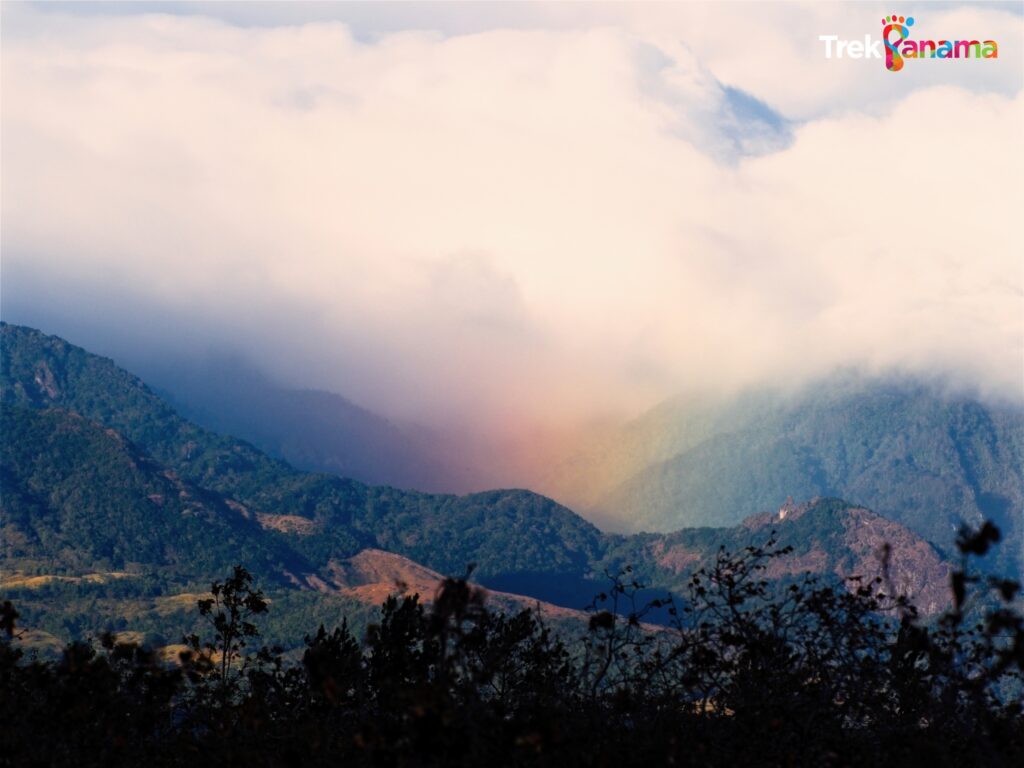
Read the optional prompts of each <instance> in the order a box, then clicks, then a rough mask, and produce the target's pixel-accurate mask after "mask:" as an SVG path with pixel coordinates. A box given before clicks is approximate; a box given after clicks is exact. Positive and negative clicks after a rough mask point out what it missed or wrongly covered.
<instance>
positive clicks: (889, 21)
mask: <svg viewBox="0 0 1024 768" xmlns="http://www.w3.org/2000/svg"><path fill="white" fill-rule="evenodd" d="M913 26H914V17H913V16H899V15H898V14H895V13H894V14H892V15H891V16H886V17H885V18H884V19H882V39H881V40H875V39H873V38H872V37H871V35H865V36H864V40H863V41H861V40H844V39H841V38H840V37H839V35H819V36H818V39H819V40H821V41H822V42H823V43H824V44H825V58H826V59H832V58H836V59H843V58H848V59H881V58H883V57H884V58H885V68H886V69H887V70H889V71H890V72H899V71H900V70H902V69H903V67H904V65H905V64H906V62H907V60H908V59H946V60H952V59H998V58H999V44H998V43H997V42H996V41H995V40H914V39H911V36H910V30H911V27H913ZM883 51H884V56H883Z"/></svg>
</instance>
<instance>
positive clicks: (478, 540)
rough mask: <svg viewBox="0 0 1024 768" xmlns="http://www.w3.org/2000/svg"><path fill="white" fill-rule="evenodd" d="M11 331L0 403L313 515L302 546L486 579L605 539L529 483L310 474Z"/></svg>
mask: <svg viewBox="0 0 1024 768" xmlns="http://www.w3.org/2000/svg"><path fill="white" fill-rule="evenodd" d="M0 334H2V335H0V342H2V343H0V350H2V360H0V402H2V403H3V404H5V405H8V404H14V405H19V406H22V407H30V408H50V407H58V408H62V409H66V410H69V411H73V412H76V413H79V414H81V415H82V416H84V417H86V418H87V419H91V420H94V421H96V422H98V423H99V424H102V425H103V426H105V427H109V428H112V429H115V430H117V431H118V432H119V433H121V434H123V435H124V436H125V437H126V438H128V439H129V440H130V441H131V442H133V443H135V444H137V445H138V446H140V447H141V448H142V449H143V450H145V451H146V452H147V453H148V454H149V455H150V456H152V457H153V459H155V460H156V461H157V462H159V463H161V464H163V465H165V466H167V467H168V468H171V469H173V470H174V471H175V472H177V473H178V474H179V475H180V476H181V478H182V479H184V480H186V481H188V482H191V483H193V484H195V485H197V486H199V487H202V488H205V489H207V490H210V491H214V492H216V493H219V494H222V495H224V496H229V497H231V498H232V499H234V500H236V501H238V502H240V503H241V504H243V505H245V506H247V507H249V508H251V510H252V511H253V512H254V513H260V512H262V513H268V514H276V515H299V516H302V517H305V518H309V519H311V520H312V521H314V522H315V523H316V524H317V525H318V526H319V530H320V535H318V536H316V537H309V538H303V539H301V540H300V541H299V542H298V543H297V547H298V548H300V549H301V550H302V551H303V552H304V554H305V555H306V556H308V557H309V558H311V559H313V560H316V561H319V562H325V561H326V560H329V559H330V558H332V557H333V558H340V557H347V556H350V555H352V554H355V552H357V551H359V550H360V549H362V548H364V547H366V546H369V545H371V544H372V545H373V546H379V547H381V548H384V549H389V550H391V551H394V552H398V553H399V554H402V555H405V556H407V557H410V558H412V559H414V560H417V561H418V562H421V563H423V564H424V565H426V566H428V567H430V568H433V569H434V570H437V571H440V572H442V573H456V572H461V571H462V570H464V569H465V567H466V565H467V564H468V563H476V565H477V569H478V571H477V572H478V574H479V575H480V576H481V577H484V576H489V575H497V574H501V573H504V572H506V571H508V570H510V569H514V570H523V569H526V570H532V571H537V572H542V573H565V572H572V573H577V574H582V573H583V572H584V571H585V570H586V565H587V563H588V561H589V560H591V559H592V558H593V557H594V556H595V555H596V553H597V552H598V551H599V549H600V547H601V534H600V532H599V531H598V530H597V529H596V528H595V527H594V526H592V525H590V524H589V523H587V522H586V521H584V520H583V519H582V518H580V517H579V516H577V515H575V514H573V513H572V512H570V511H569V510H567V509H565V508H564V507H561V506H559V505H557V504H555V503H554V502H552V501H551V500H549V499H546V498H544V497H542V496H538V495H537V494H534V493H530V492H529V491H519V490H509V491H492V492H487V493H480V494H471V495H468V496H451V495H432V494H423V493H416V492H406V491H400V490H397V489H393V488H388V487H376V488H375V487H370V486H367V485H364V484H362V483H358V482H355V481H352V480H346V479H342V478H338V477H335V476H333V475H324V474H309V473H304V472H300V471H298V470H295V469H293V468H292V467H290V466H288V465H287V464H285V463H284V462H282V461H278V460H275V459H271V458H269V457H268V456H266V455H265V454H263V453H262V452H260V451H258V450H257V449H256V448H254V447H253V446H251V445H249V444H248V443H245V442H242V441H239V440H235V439H232V438H228V437H223V436H220V435H216V434H214V433H212V432H209V431H206V430H203V429H201V428H199V427H197V426H195V425H194V424H191V423H189V422H187V421H185V420H184V419H182V418H181V417H179V416H178V415H177V414H176V413H175V412H174V410H173V409H172V408H170V406H168V405H167V404H166V403H165V402H164V401H163V400H161V399H160V398H159V397H158V396H157V395H156V394H155V393H153V392H152V391H151V390H150V389H149V388H148V387H147V386H146V385H145V384H143V383H142V382H141V381H140V380H139V379H137V378H135V377H134V376H132V375H131V374H129V373H127V372H126V371H124V370H122V369H120V368H118V367H117V366H116V365H115V364H114V363H113V361H111V360H108V359H106V358H101V357H98V356H96V355H92V354H89V353H88V352H86V351H85V350H83V349H81V348H80V347H76V346H74V345H72V344H69V343H67V342H66V341H64V340H63V339H60V338H58V337H55V336H47V335H45V334H43V333H40V332H39V331H35V330H32V329H28V328H23V327H18V326H12V325H9V324H3V325H2V327H0Z"/></svg>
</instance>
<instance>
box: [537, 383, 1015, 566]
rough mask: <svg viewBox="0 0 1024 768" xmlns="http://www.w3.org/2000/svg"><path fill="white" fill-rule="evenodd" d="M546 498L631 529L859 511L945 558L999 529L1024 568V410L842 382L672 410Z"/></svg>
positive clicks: (904, 386)
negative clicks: (801, 508)
mask: <svg viewBox="0 0 1024 768" xmlns="http://www.w3.org/2000/svg"><path fill="white" fill-rule="evenodd" d="M541 488H542V490H544V492H546V493H548V494H550V495H552V496H553V497H554V498H557V499H559V500H561V501H563V502H565V503H568V504H570V505H571V506H573V507H574V508H576V509H578V510H580V511H581V512H583V513H584V514H586V515H587V516H588V517H589V518H591V519H593V520H597V521H602V522H603V523H604V524H606V525H609V526H611V527H614V528H616V529H619V530H625V531H644V530H647V531H672V530H676V529H678V528H683V527H689V526H702V525H716V526H725V525H735V524H737V523H739V522H740V521H741V520H742V519H743V518H744V517H745V516H746V515H748V514H749V513H750V511H751V510H757V509H777V508H778V507H779V506H780V505H781V504H782V503H783V502H784V501H785V499H786V498H787V497H790V496H792V497H795V498H811V497H814V496H834V497H839V498H844V499H853V500H856V501H857V502H858V503H859V504H864V505H865V506H868V507H870V508H871V509H873V510H876V511H877V512H879V513H880V514H882V515H884V516H885V517H888V518H891V519H892V520H895V521H897V522H900V523H902V524H903V525H905V526H907V527H908V528H910V529H911V530H913V531H915V532H916V533H918V534H919V535H920V536H922V537H923V538H925V539H927V540H929V541H931V542H933V543H934V544H936V545H937V546H938V547H939V548H940V549H942V550H943V551H946V552H950V551H952V544H953V541H954V538H955V535H956V533H957V531H958V530H959V527H960V525H961V524H962V523H968V524H972V525H977V524H978V523H979V522H980V521H981V520H982V519H990V520H993V521H994V522H995V523H997V524H998V525H999V526H1000V528H1001V529H1002V530H1003V532H1004V533H1005V534H1006V537H1007V539H1008V543H1007V545H1006V546H1004V547H1002V548H1001V551H1000V552H999V558H1001V559H1000V560H998V563H996V565H997V567H1001V568H1004V569H1007V570H1011V571H1014V572H1017V573H1019V572H1020V571H1021V565H1022V564H1024V529H1022V522H1024V408H1022V407H1021V406H1020V405H1015V404H1011V403H991V402H983V401H981V400H979V399H976V398H973V397H970V396H967V395H964V394H956V393H955V392H950V391H947V390H946V389H944V388H942V387H941V386H940V385H938V384H937V383H934V382H926V381H923V380H920V379H914V378H906V377H903V378H901V377H892V376H890V377H871V376H866V375H861V374H857V373H853V372H849V371H847V372H840V373H837V374H834V375H832V376H831V377H828V378H826V379H824V380H819V381H815V382H813V383H811V384H807V385H804V386H802V387H800V388H797V389H795V390H793V391H785V390H782V389H768V388H762V389H757V390H747V391H744V392H741V393H739V394H737V395H733V396H729V397H720V398H711V397H706V398H696V397H693V398H686V399H675V400H670V401H668V402H665V403H663V404H662V405H661V406H659V407H658V408H655V409H654V410H652V411H650V412H649V413H647V414H645V415H643V416H641V417H640V418H638V419H636V420H635V421H633V422H631V423H629V424H627V425H626V426H624V427H622V428H621V429H617V430H615V431H613V432H612V433H611V434H609V435H607V436H606V437H605V438H604V439H603V440H599V441H595V442H594V443H593V444H591V445H589V446H587V447H586V448H585V449H584V450H581V451H580V452H578V453H577V454H576V455H575V456H573V457H571V458H570V459H568V460H566V461H565V462H564V463H563V464H561V465H559V466H557V467H555V468H554V469H553V471H552V475H551V477H550V479H549V481H548V482H546V483H543V484H542V485H541Z"/></svg>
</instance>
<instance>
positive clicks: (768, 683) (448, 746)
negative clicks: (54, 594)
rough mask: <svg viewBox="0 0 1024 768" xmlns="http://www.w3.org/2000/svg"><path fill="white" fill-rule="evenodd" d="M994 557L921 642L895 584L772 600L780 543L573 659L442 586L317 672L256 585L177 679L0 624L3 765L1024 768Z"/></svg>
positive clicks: (107, 646)
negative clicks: (292, 649) (22, 637)
mask: <svg viewBox="0 0 1024 768" xmlns="http://www.w3.org/2000/svg"><path fill="white" fill-rule="evenodd" d="M998 538H999V532H998V530H997V529H996V528H995V527H994V526H992V525H986V526H985V527H984V528H982V529H981V530H979V531H976V532H966V531H965V532H964V533H963V534H962V535H961V537H960V541H959V547H960V550H961V553H962V555H963V562H962V567H961V568H960V570H958V571H957V572H956V573H955V574H954V576H953V580H952V591H953V607H952V608H951V609H950V610H949V611H948V612H947V613H946V614H944V615H943V616H942V617H940V618H939V619H937V620H932V621H929V622H924V621H923V620H921V619H919V618H918V616H917V614H916V612H915V610H914V608H913V607H912V606H910V605H908V604H907V602H906V601H905V600H902V599H901V598H899V597H892V596H889V595H888V594H887V593H888V592H891V590H888V589H887V587H886V584H885V580H884V579H881V580H876V581H874V582H871V583H863V584H862V583H860V582H857V581H854V582H853V583H852V588H851V589H845V588H843V587H836V586H835V585H829V584H825V583H823V582H819V581H816V580H815V579H814V578H812V577H808V578H807V579H805V580H803V581H800V582H796V583H789V584H786V585H783V586H779V585H778V584H771V583H769V582H768V581H766V580H764V579H763V578H762V576H763V570H764V568H765V565H766V563H767V562H768V561H769V560H770V559H771V558H774V557H777V556H779V555H781V554H784V553H785V550H784V549H779V548H777V547H776V546H775V545H774V542H769V543H768V545H767V546H765V547H763V548H756V547H752V548H748V549H747V550H745V551H744V552H742V553H740V554H739V555H730V554H728V553H726V552H724V551H723V552H722V553H721V554H720V555H719V557H718V558H717V560H716V561H715V563H714V564H713V565H711V566H709V567H707V568H704V569H702V570H701V571H700V572H698V573H697V574H696V575H695V576H694V577H693V578H692V580H691V582H690V585H689V590H688V594H687V596H686V602H685V603H681V604H671V605H663V604H659V603H660V601H655V604H654V605H646V606H638V605H636V604H635V602H634V599H635V595H636V593H637V590H638V588H639V585H638V584H636V583H635V582H633V581H631V579H630V577H631V574H630V573H628V572H626V573H622V574H618V575H617V576H615V577H613V579H612V585H611V588H610V590H609V592H608V593H607V594H603V595H599V596H598V598H597V600H596V601H595V605H594V606H593V610H592V612H591V614H590V617H589V626H587V627H585V628H583V630H582V631H581V633H580V635H579V636H577V637H571V636H569V635H561V636H559V635H557V634H555V633H554V632H553V631H552V630H551V629H550V628H549V627H547V626H545V624H544V623H543V622H542V621H541V620H540V619H539V618H538V617H537V615H536V614H535V613H534V612H532V611H524V612H521V613H519V614H516V615H511V616H509V615H501V614H496V613H493V612H491V611H489V610H488V609H487V607H486V605H485V595H484V593H483V592H482V591H480V590H479V589H477V588H476V587H474V586H473V585H472V584H470V583H469V582H468V581H467V580H466V579H449V580H447V581H446V582H445V583H444V585H443V586H442V588H441V589H440V590H439V592H438V594H437V595H435V596H434V601H433V603H432V604H431V605H430V606H429V607H425V606H424V605H423V604H422V603H421V602H419V600H418V599H417V598H415V597H411V598H404V599H398V598H390V599H388V601H387V602H386V603H385V604H384V606H383V608H382V612H381V616H380V620H379V622H378V623H376V624H374V625H373V626H371V628H370V630H369V632H368V633H367V636H366V638H365V640H364V641H363V642H360V640H359V639H357V638H356V637H354V636H353V634H352V633H351V632H350V631H349V629H348V627H347V626H346V624H345V623H342V625H341V626H340V627H338V628H335V629H332V630H326V629H325V628H323V627H321V628H320V629H319V630H318V631H317V632H316V633H315V634H313V635H312V636H310V637H307V639H306V649H305V652H304V655H303V656H302V658H301V663H294V662H289V661H286V659H285V657H284V656H283V655H282V654H281V653H280V652H279V651H277V650H275V649H273V648H266V647H261V646H260V641H259V632H258V628H257V623H258V621H259V619H260V616H261V615H262V614H265V613H266V612H267V611H268V610H272V606H270V605H268V602H267V600H266V599H265V598H264V596H263V595H262V593H261V592H260V591H259V590H258V589H257V588H256V586H255V585H254V584H253V581H252V578H251V576H250V575H249V574H248V573H247V572H246V571H245V570H244V569H243V568H241V567H239V568H236V569H235V570H234V573H233V574H232V575H231V576H230V578H228V579H227V580H225V581H223V582H218V583H216V584H214V585H213V588H212V595H211V597H210V599H206V600H202V601H200V602H199V606H198V607H199V612H200V614H201V616H202V617H203V618H204V620H205V621H206V623H207V627H208V631H207V633H206V637H205V638H201V637H199V636H197V635H191V636H189V637H187V638H185V645H186V646H187V650H184V651H182V652H181V653H180V654H179V659H178V660H177V662H176V663H168V662H167V661H166V660H165V659H164V658H162V657H161V656H160V654H158V653H157V652H155V651H153V650H149V649H146V648H143V647H139V646H136V645H131V644H124V643H118V642H117V641H116V639H115V638H113V637H105V638H102V639H101V640H100V641H99V642H97V643H84V642H78V643H73V644H71V645H69V646H68V647H67V648H66V649H65V651H64V653H63V656H62V658H61V659H60V660H59V661H56V662H44V661H41V660H38V659H33V658H28V657H26V656H24V655H23V654H22V652H21V651H20V650H19V649H18V644H17V642H15V638H16V636H17V634H18V631H19V630H18V627H17V621H16V620H17V612H16V610H15V607H14V606H12V605H11V604H10V603H5V604H4V605H3V610H2V613H0V629H2V632H0V634H2V635H3V637H4V640H3V641H2V642H0V763H2V764H5V765H18V766H30V765H46V766H94V765H95V766H141V765H146V766H165V765H167V766H172V765H173V766H178V765H237V766H291V765H295V766H318V765H325V766H326V765H331V766H336V765H357V766H360V765H366V766H370V765H372V766H435V765H456V766H504V765H523V766H546V765H555V766H575V765H588V766H589V765H597V766H604V765H607V766H619V765H651V766H660V765H709V766H746V765H758V766H761V765H768V766H772V765H779V766H788V765H813V766H830V765H831V766H846V765H851V766H875V765H922V764H928V765H931V766H974V765H977V766H1003V765H1006V766H1009V765H1015V766H1016V765H1021V764H1024V712H1022V698H1021V691H1022V690H1024V689H1022V687H1021V681H1022V670H1024V620H1022V617H1021V615H1020V613H1019V612H1018V611H1017V610H1015V608H1014V600H1015V599H1016V598H1017V592H1018V590H1019V585H1018V584H1016V583H1015V582H1011V581H1006V580H999V579H993V578H991V577H982V576H979V575H975V574H973V573H971V572H970V571H969V570H968V567H967V562H968V558H969V557H970V556H973V555H984V554H985V553H986V551H987V550H988V549H989V547H990V545H991V544H993V543H995V541H996V540H998ZM651 609H658V610H666V609H667V610H668V611H669V612H670V613H671V614H672V615H673V616H675V617H676V619H677V621H676V626H675V627H674V628H673V629H666V628H664V627H652V626H648V625H645V624H644V622H643V619H644V615H645V611H647V610H651Z"/></svg>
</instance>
